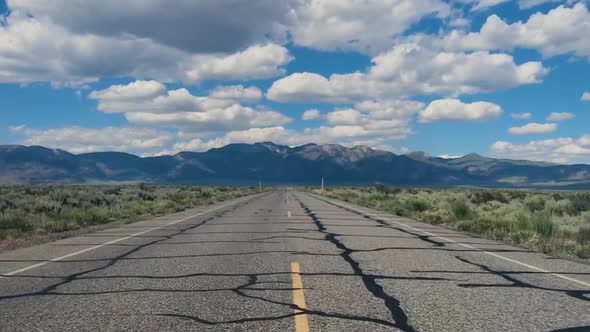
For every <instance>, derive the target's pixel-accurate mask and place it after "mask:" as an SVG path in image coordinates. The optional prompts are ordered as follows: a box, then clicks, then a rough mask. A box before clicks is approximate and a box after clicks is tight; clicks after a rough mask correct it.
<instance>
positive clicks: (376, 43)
mask: <svg viewBox="0 0 590 332" xmlns="http://www.w3.org/2000/svg"><path fill="white" fill-rule="evenodd" d="M449 13H450V8H449V6H448V4H446V3H445V2H443V1H439V0H376V1H371V2H370V3H367V2H366V1H364V0H349V1H341V0H309V1H304V2H303V4H302V5H301V6H298V7H296V9H295V11H294V17H293V22H292V24H291V26H290V33H291V35H292V37H293V40H294V42H295V43H296V44H298V45H302V46H307V47H313V48H316V49H320V50H354V51H359V52H363V53H369V54H377V53H379V52H382V51H384V50H386V49H388V48H389V47H390V46H391V41H392V38H394V37H396V36H398V35H401V34H402V33H403V32H405V31H406V30H407V29H408V28H410V27H411V26H412V25H413V24H415V23H418V22H419V21H420V20H421V19H422V18H423V17H426V16H430V15H432V16H438V17H445V16H447V15H448V14H449Z"/></svg>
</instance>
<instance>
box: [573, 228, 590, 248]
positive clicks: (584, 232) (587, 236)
mask: <svg viewBox="0 0 590 332" xmlns="http://www.w3.org/2000/svg"><path fill="white" fill-rule="evenodd" d="M576 238H577V240H578V242H579V243H581V244H583V245H587V244H590V225H583V226H581V227H580V229H579V230H578V233H577V234H576Z"/></svg>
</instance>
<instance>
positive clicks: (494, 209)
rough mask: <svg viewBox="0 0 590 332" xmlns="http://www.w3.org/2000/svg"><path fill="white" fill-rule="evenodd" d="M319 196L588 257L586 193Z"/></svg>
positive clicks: (341, 192) (343, 191) (371, 191)
mask: <svg viewBox="0 0 590 332" xmlns="http://www.w3.org/2000/svg"><path fill="white" fill-rule="evenodd" d="M309 190H313V189H309ZM316 193H320V192H316ZM321 194H323V195H326V196H328V197H332V198H336V199H340V200H344V201H347V202H350V203H354V204H358V205H361V206H366V207H371V208H375V209H380V210H384V211H388V212H391V213H394V214H397V215H399V216H405V217H410V218H414V219H417V220H421V221H424V222H428V223H432V224H444V225H446V226H450V227H453V228H456V229H458V230H461V231H465V232H469V233H473V234H477V235H480V236H483V237H486V238H490V239H495V240H502V241H509V242H513V243H518V244H522V245H525V246H527V247H529V248H531V249H534V250H538V251H542V252H545V253H551V254H558V255H566V256H575V257H579V258H590V193H588V192H540V191H516V190H514V191H513V190H486V189H447V190H443V189H441V190H432V189H398V188H387V187H383V186H380V187H375V188H332V189H328V190H326V191H325V192H323V193H321Z"/></svg>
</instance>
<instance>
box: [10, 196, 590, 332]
mask: <svg viewBox="0 0 590 332" xmlns="http://www.w3.org/2000/svg"><path fill="white" fill-rule="evenodd" d="M0 275H1V277H0V330H1V331H27V332H29V331H295V330H296V331H299V332H302V331H308V330H311V331H396V330H401V331H555V330H557V331H590V266H589V265H585V264H580V263H575V262H571V261H567V260H562V259H554V258H551V257H548V256H545V255H542V254H536V253H532V252H528V251H526V250H524V249H521V248H516V247H512V246H508V245H504V244H500V243H496V242H493V241H488V240H483V239H478V238H473V237H469V236H466V235H463V234H460V233H456V232H453V231H449V230H447V229H443V228H439V227H435V226H432V225H428V224H423V223H418V222H415V221H411V220H407V219H404V218H399V217H394V216H391V215H386V214H383V213H379V212H377V211H371V210H368V209H365V208H358V207H351V206H350V205H348V204H345V203H341V202H336V201H332V200H326V199H324V198H318V197H314V196H311V195H309V194H305V193H301V192H294V191H287V190H285V191H277V192H272V193H267V194H261V195H257V196H253V197H247V198H242V199H238V200H235V201H231V202H226V203H222V204H219V205H215V206H210V207H207V208H199V209H195V210H190V211H185V212H182V213H178V214H175V215H169V216H166V217H160V218H155V219H152V220H148V221H144V222H140V223H135V224H131V225H126V226H122V227H118V228H114V229H108V230H104V231H100V232H97V233H92V234H88V235H86V236H81V237H75V238H70V239H66V240H61V241H57V242H53V243H49V244H45V245H41V246H36V247H32V248H27V249H21V250H16V251H11V252H5V253H2V254H0Z"/></svg>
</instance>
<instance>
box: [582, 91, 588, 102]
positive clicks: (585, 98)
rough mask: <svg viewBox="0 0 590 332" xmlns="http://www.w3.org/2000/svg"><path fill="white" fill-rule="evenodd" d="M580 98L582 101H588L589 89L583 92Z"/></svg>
mask: <svg viewBox="0 0 590 332" xmlns="http://www.w3.org/2000/svg"><path fill="white" fill-rule="evenodd" d="M581 100H583V101H590V91H588V92H584V93H583V94H582V98H581Z"/></svg>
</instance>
